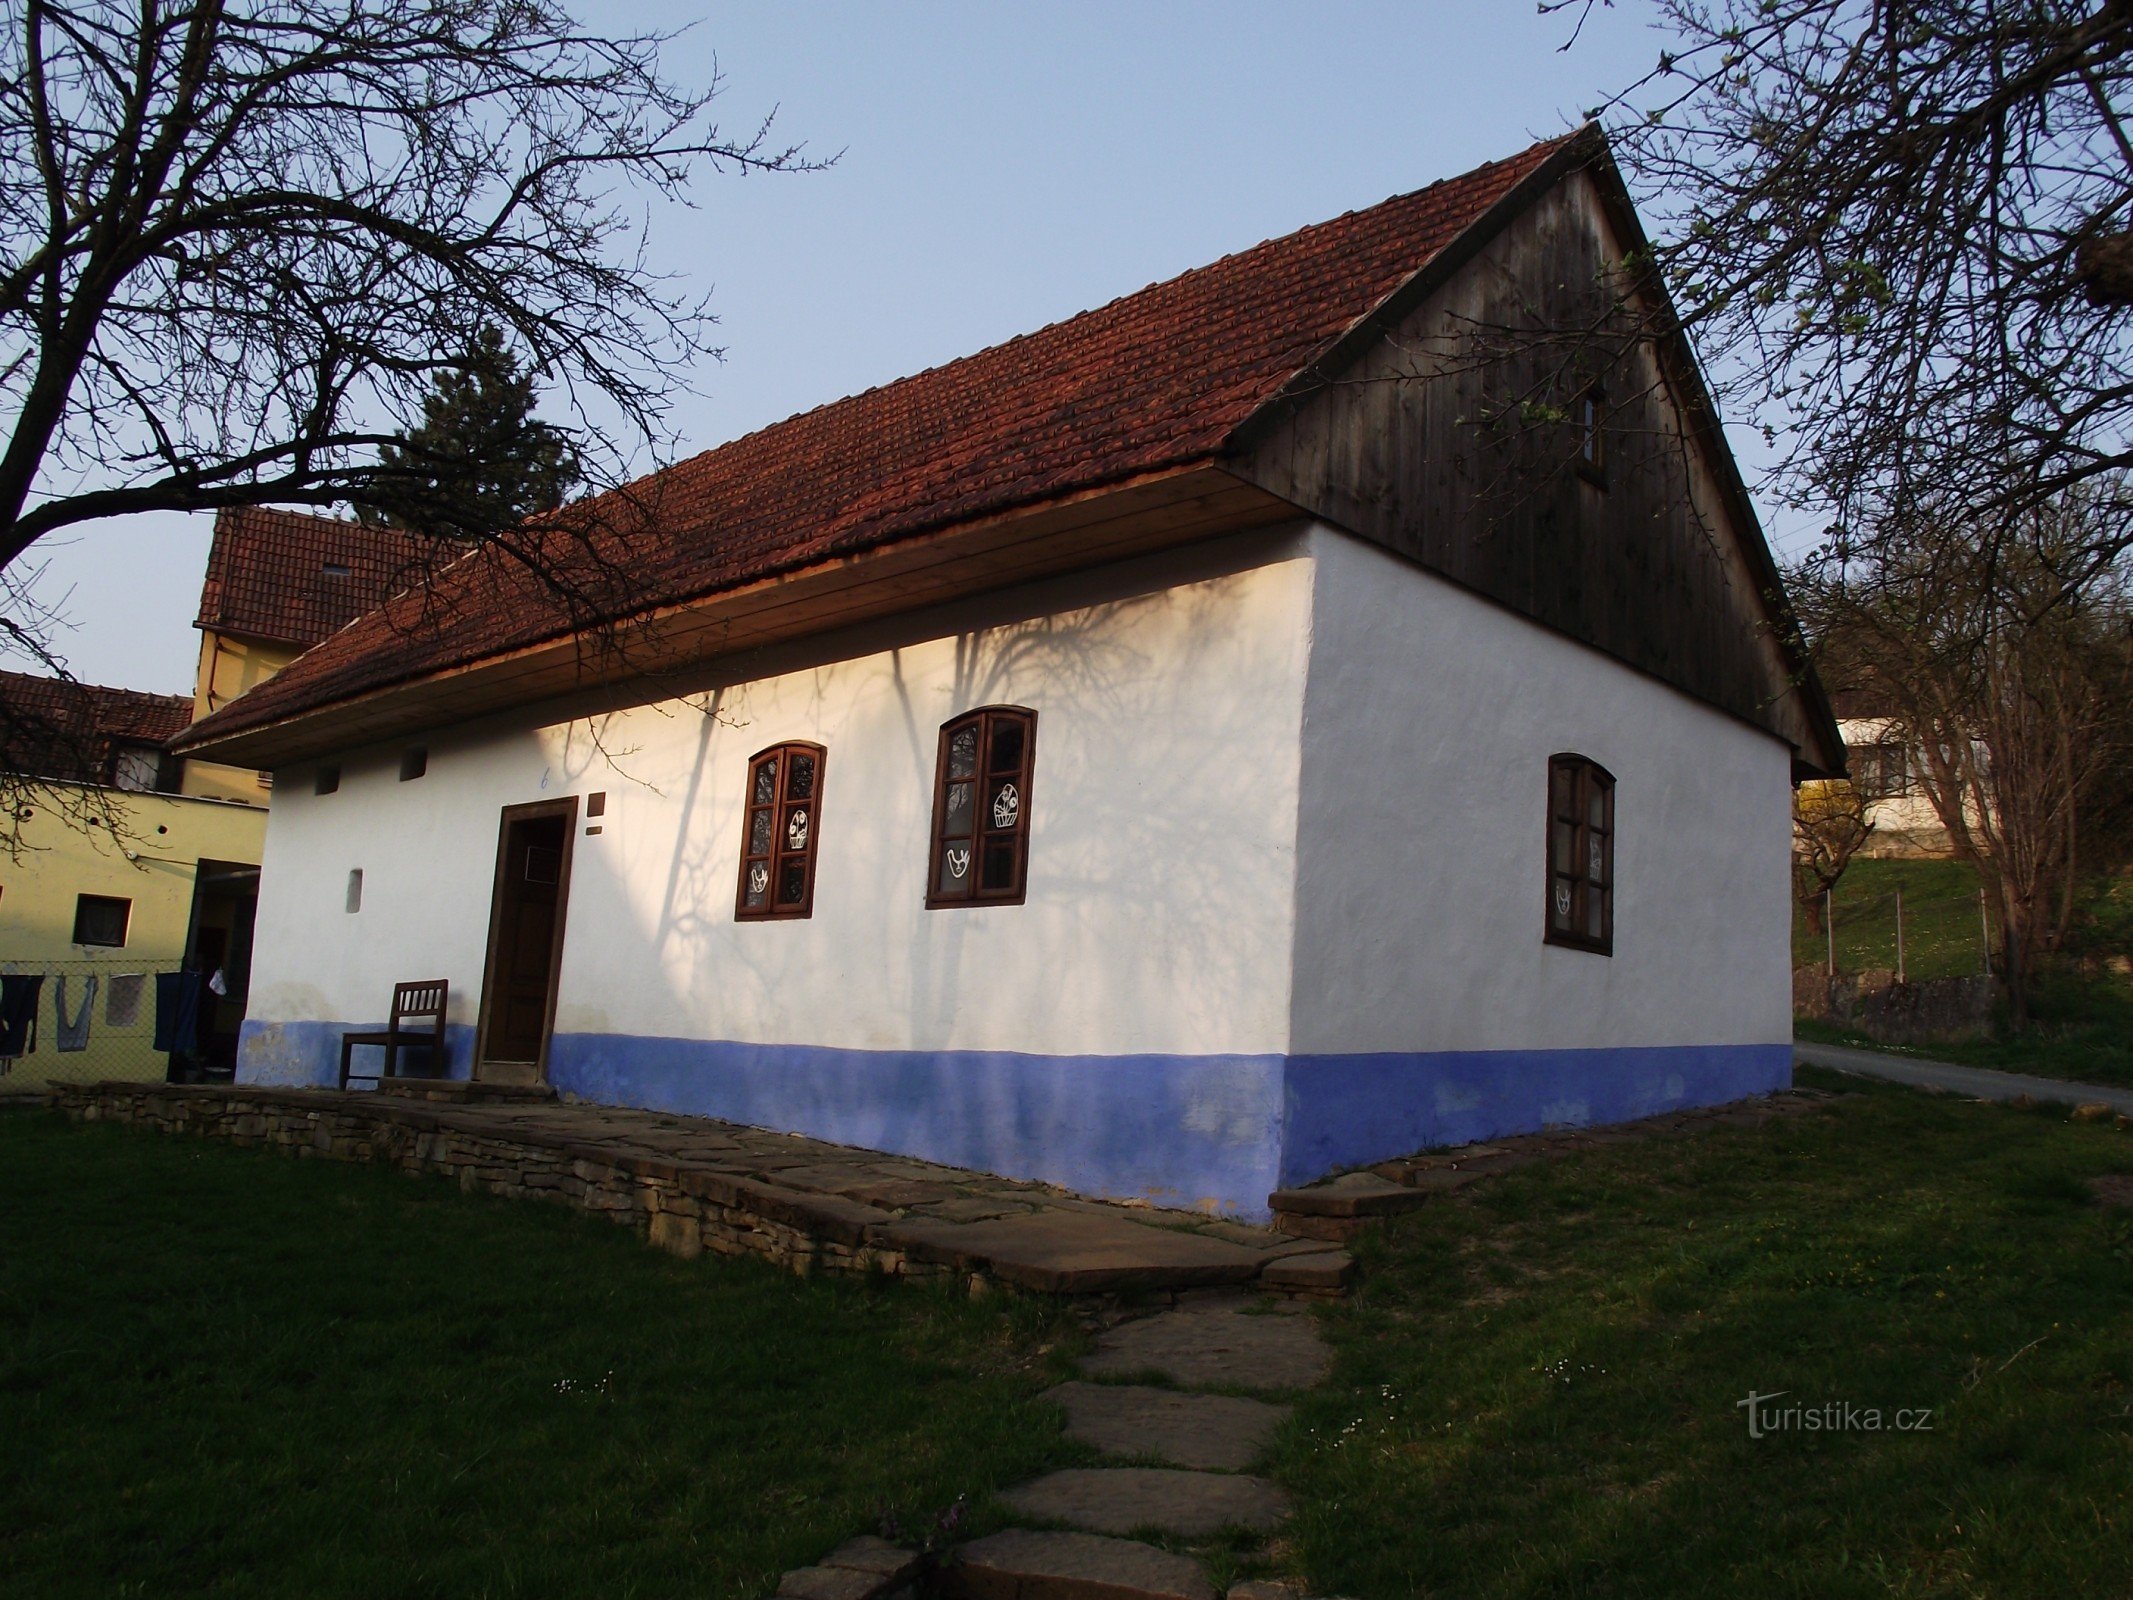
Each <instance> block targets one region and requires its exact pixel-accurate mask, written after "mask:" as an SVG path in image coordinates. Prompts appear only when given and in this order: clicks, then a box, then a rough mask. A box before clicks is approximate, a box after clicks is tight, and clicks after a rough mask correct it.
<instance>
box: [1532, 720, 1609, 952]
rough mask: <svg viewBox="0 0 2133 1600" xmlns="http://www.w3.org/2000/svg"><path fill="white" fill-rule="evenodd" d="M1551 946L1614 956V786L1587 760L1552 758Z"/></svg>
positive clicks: (1550, 840)
mask: <svg viewBox="0 0 2133 1600" xmlns="http://www.w3.org/2000/svg"><path fill="white" fill-rule="evenodd" d="M1547 928H1548V932H1547V939H1548V942H1549V943H1550V944H1565V945H1569V946H1571V947H1572V948H1573V949H1577V950H1590V951H1593V952H1594V953H1596V954H1598V955H1603V956H1607V955H1613V954H1614V944H1615V780H1614V777H1613V775H1612V774H1611V773H1609V772H1608V770H1607V769H1606V768H1605V767H1603V766H1601V765H1600V764H1599V763H1598V762H1597V761H1591V760H1588V759H1587V758H1586V757H1584V756H1575V755H1560V756H1550V757H1549V758H1548V923H1547Z"/></svg>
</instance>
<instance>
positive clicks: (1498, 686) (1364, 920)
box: [189, 132, 1842, 1217]
mask: <svg viewBox="0 0 2133 1600" xmlns="http://www.w3.org/2000/svg"><path fill="white" fill-rule="evenodd" d="M1637 239H1638V234H1637V230H1636V222H1635V219H1634V217H1633V215H1632V213H1631V211H1630V208H1629V205H1628V201H1627V199H1626V196H1625V195H1624V193H1623V190H1622V188H1621V185H1620V181H1619V179H1618V177H1617V176H1616V174H1615V172H1614V170H1613V168H1612V166H1611V165H1610V163H1609V162H1608V159H1607V156H1606V152H1605V149H1604V146H1603V145H1602V144H1601V142H1600V141H1599V139H1598V138H1597V136H1596V135H1594V134H1592V133H1589V132H1588V133H1584V134H1580V135H1575V136H1572V137H1570V138H1567V139H1563V140H1558V141H1553V142H1550V143H1546V144H1542V145H1539V146H1536V147H1535V148H1533V149H1531V150H1528V151H1526V152H1525V153H1524V154H1522V155H1519V156H1517V157H1515V158H1513V159H1511V160H1509V161H1505V162H1498V163H1492V164H1490V165H1488V166H1485V167H1482V168H1480V169H1478V170H1477V171H1475V172H1472V173H1469V174H1467V175H1466V176H1464V177H1461V178H1457V179H1454V180H1451V181H1449V182H1445V183H1440V184H1437V185H1435V186H1433V187H1431V188H1428V189H1424V190H1422V191H1419V192H1418V193H1415V194H1411V195H1406V196H1402V197H1399V198H1396V199H1393V200H1389V201H1387V202H1385V203H1384V204H1383V205H1380V206H1377V207H1374V208H1372V209H1370V210H1368V211H1363V212H1358V213H1353V214H1350V215H1347V216H1343V217H1340V218H1338V219H1336V220H1334V221H1332V222H1329V223H1325V224H1322V225H1320V226H1318V227H1313V228H1307V229H1305V230H1303V231H1302V232H1300V233H1296V234H1293V235H1290V236H1289V237H1287V238H1283V239H1278V240H1274V241H1271V242H1269V243H1266V244H1262V245H1260V246H1258V247H1256V248H1254V249H1252V250H1248V251H1245V252H1243V253H1242V254H1239V255H1234V256H1230V257H1226V258H1225V259H1223V260H1221V261H1218V262H1216V263H1215V264H1213V265H1212V266H1209V267H1205V268H1202V269H1200V270H1198V271H1196V272H1191V273H1187V274H1185V275H1184V276H1183V277H1180V278H1176V279H1172V280H1170V281H1169V282H1166V283H1161V284H1157V285H1154V286H1152V287H1150V288H1148V289H1145V290H1142V291H1141V292H1140V293H1138V294H1134V295H1130V296H1128V297H1126V298H1124V299H1121V300H1118V301H1114V302H1113V303H1112V304H1110V305H1108V306H1105V307H1103V308H1101V309H1100V310H1096V311H1092V312H1089V313H1087V314H1085V315H1082V316H1079V317H1076V318H1073V319H1071V320H1070V321H1067V322H1063V323H1060V324H1057V325H1055V326H1053V327H1049V328H1046V329H1043V330H1041V331H1039V332H1037V333H1034V334H1031V335H1029V336H1027V337H1024V338H1021V339H1017V340H1014V341H1012V342H1010V343H1008V344H1005V345H1002V346H999V347H997V348H995V349H992V350H988V351H985V352H983V353H981V354H978V355H975V356H972V357H970V358H968V359H966V360H963V361H958V362H955V363H952V364H950V365H948V366H945V367H941V368H937V369H935V370H933V371H929V372H924V373H921V374H919V375H918V376H916V377H913V378H909V379H906V380H904V381H902V382H900V383H895V384H891V385H888V386H886V387H884V388H881V389H876V390H871V391H869V392H867V393H865V394H862V395H858V396H855V397H854V398H851V399H848V400H843V401H839V402H838V403H836V404H834V405H830V406H826V407H824V408H822V409H820V410H818V411H813V412H809V413H807V414H805V415H803V416H799V417H795V418H793V419H791V420H789V421H787V422H784V423H780V424H778V425H777V426H775V427H772V428H768V429H765V430H764V431H762V432H760V433H757V434H754V435H751V436H749V437H747V438H744V439H740V440H738V441H736V442H734V443H732V444H729V445H726V446H723V447H721V448H719V449H717V450H713V451H710V452H707V453H706V454H704V455H701V456H698V457H695V458H694V459H692V460H689V461H685V462H683V463H681V464H679V465H677V466H675V467H673V468H671V469H668V470H667V471H665V472H662V473H660V474H657V475H655V476H654V477H652V478H650V479H647V480H645V481H644V482H643V483H641V484H639V485H637V486H635V488H634V489H633V490H632V491H631V492H630V493H629V494H628V495H625V496H610V497H607V499H605V500H604V501H600V502H595V503H594V504H593V505H592V506H591V507H590V508H582V509H581V511H580V513H579V514H578V515H579V523H578V531H577V532H575V533H566V532H559V533H558V534H557V535H556V544H555V551H556V556H557V559H558V560H560V561H562V562H564V563H565V564H566V565H572V564H574V568H573V570H576V571H577V572H578V573H579V575H580V578H581V580H582V582H583V583H584V584H586V585H587V586H589V587H590V588H591V589H592V590H593V591H594V592H596V593H604V594H606V595H607V596H608V597H609V598H608V600H607V601H606V602H604V605H605V609H606V610H607V611H608V612H609V613H610V614H611V615H612V616H613V617H614V618H615V619H616V620H615V623H614V627H613V629H612V630H611V632H609V633H608V634H606V635H605V636H603V637H601V638H599V639H598V641H597V642H593V641H591V640H589V639H588V636H586V635H584V634H582V633H574V632H573V631H571V630H570V629H569V628H568V627H566V626H564V625H563V624H562V623H560V622H559V620H558V619H557V617H556V615H555V613H554V611H553V610H552V608H551V607H549V606H548V605H547V604H545V603H542V602H541V601H540V600H539V598H538V597H537V596H535V595H532V594H531V593H529V592H528V586H527V585H526V584H524V583H523V582H522V581H519V580H516V579H514V578H513V576H512V573H511V569H510V568H509V567H508V566H507V565H505V564H504V563H501V562H491V561H489V560H488V559H486V558H484V557H480V556H477V557H473V558H469V559H468V560H466V561H463V562H461V563H460V564H459V565H458V566H457V567H455V568H453V569H452V571H451V572H450V573H449V574H448V575H447V576H446V578H445V579H444V580H443V581H442V583H441V584H440V585H438V586H437V588H436V589H434V590H433V591H432V592H431V593H430V594H429V595H428V596H427V597H426V598H425V597H419V596H404V597H400V598H398V599H396V600H394V601H393V602H392V603H390V604H388V605H386V606H385V607H384V608H383V609H382V610H380V611H379V612H376V613H374V614H372V615H370V616H367V617H365V618H362V619H359V620H358V621H357V622H355V623H353V624H352V625H350V626H349V627H348V628H347V629H345V630H343V631H342V632H341V633H339V634H337V635H336V636H335V637H333V638H332V639H330V640H328V641H327V642H326V643H324V644H322V645H320V646H319V647H317V648H316V649H314V650H312V651H311V652H310V653H308V654H307V655H305V656H303V657H302V658H301V659H299V660H298V661H297V662H296V663H295V664H294V665H293V666H291V667H290V668H289V669H288V670H287V671H285V672H283V673H282V674H281V675H280V676H279V677H277V678H275V679H273V680H272V681H271V682H269V683H267V684H265V685H263V686H262V687H260V688H259V689H256V690H254V691H253V692H251V693H249V694H247V695H246V696H244V697H243V698H242V699H241V700H239V701H237V702H236V703H235V704H233V705H231V706H230V707H229V708H227V709H225V710H223V711H221V712H218V713H217V714H216V715H215V716H213V717H211V718H209V719H208V720H207V721H206V722H204V723H202V724H200V725H199V726H198V727H197V728H196V729H194V730H193V732H192V733H191V735H190V736H189V744H190V747H191V749H192V750H193V751H195V752H197V753H201V754H206V755H210V756H212V757H213V758H214V759H217V760H221V761H228V762H237V763H243V764H245V765H251V766H259V767H270V768H272V769H273V770H274V773H275V805H274V810H273V814H272V823H271V827H270V830H269V833H268V838H267V845H266V859H265V863H264V874H263V891H262V895H261V899H260V904H259V921H258V956H257V964H256V968H255V971H254V974H253V978H252V989H251V1015H250V1019H249V1020H248V1021H247V1022H246V1024H245V1029H246V1032H245V1038H244V1043H243V1050H242V1056H241V1062H240V1069H239V1070H240V1077H241V1078H242V1079H243V1080H244V1081H247V1082H253V1083H281V1084H312V1085H330V1084H332V1083H334V1082H335V1081H336V1070H337V1061H338V1057H339V1048H340V1036H341V1034H342V1033H343V1032H344V1031H346V1030H349V1029H352V1028H361V1027H376V1026H378V1025H379V1024H380V1022H381V1019H382V1017H383V1013H384V1010H385V1007H386V1004H387V1001H388V998H389V996H390V994H391V991H392V988H393V985H394V984H395V983H396V982H400V981H406V980H410V979H416V978H434V977H444V978H447V979H449V981H450V982H451V984H452V986H453V987H452V1006H453V1013H454V1014H453V1018H452V1027H451V1030H450V1038H451V1047H450V1055H451V1058H452V1059H451V1064H450V1070H451V1072H452V1073H453V1074H454V1075H457V1076H466V1075H469V1074H471V1075H472V1076H474V1077H476V1078H480V1079H490V1078H493V1079H498V1080H502V1081H508V1082H524V1081H529V1080H530V1081H537V1082H544V1083H546V1084H549V1085H552V1086H553V1087H554V1089H555V1090H557V1091H558V1092H561V1093H564V1094H570V1095H577V1096H581V1097H584V1098H586V1099H590V1100H596V1101H603V1102H610V1103H615V1104H624V1105H636V1106H648V1107H659V1108H664V1109H670V1110H674V1111H680V1112H696V1113H702V1114H706V1115H710V1116H716V1117H723V1118H728V1119H732V1120H735V1121H739V1122H744V1123H750V1124H757V1125H761V1126H765V1127H771V1128H782V1129H791V1130H795V1131H799V1132H804V1133H808V1134H812V1135H816V1136H819V1137H823V1138H828V1139H833V1140H840V1141H845V1142H848V1143H851V1144H855V1145H863V1146H870V1147H873V1148H876V1149H882V1150H890V1151H899V1152H906V1153H909V1154H913V1155H917V1156H923V1157H926V1158H930V1159H934V1160H940V1161H946V1162H952V1163H958V1164H963V1165H968V1166H973V1167H980V1168H986V1169H990V1170H992V1171H995V1172H1001V1173H1006V1174H1011V1175H1015V1176H1019V1177H1028V1178H1037V1179H1044V1180H1050V1181H1054V1182H1058V1183H1062V1184H1066V1185H1070V1186H1072V1187H1074V1188H1077V1189H1081V1190H1084V1191H1089V1192H1094V1193H1100V1194H1107V1195H1122V1196H1145V1197H1148V1198H1150V1199H1153V1200H1156V1201H1159V1202H1163V1203H1170V1204H1186V1205H1195V1206H1203V1207H1212V1208H1217V1209H1220V1210H1223V1211H1226V1212H1231V1213H1235V1214H1237V1215H1240V1216H1244V1217H1255V1216H1263V1215H1264V1214H1265V1211H1266V1196H1267V1194H1268V1192H1269V1191H1270V1190H1272V1189H1275V1188H1277V1187H1279V1186H1283V1185H1288V1184H1294V1183H1299V1182H1304V1181H1308V1180H1309V1179H1311V1178H1314V1177H1316V1176H1319V1175H1320V1174H1323V1173H1325V1172H1327V1171H1329V1170H1331V1169H1334V1168H1337V1167H1340V1166H1343V1165H1348V1164H1353V1163H1359V1162H1366V1161H1370V1160H1373V1159H1378V1158H1383V1157H1386V1156H1390V1155H1394V1154H1398V1153H1401V1152H1405V1151H1410V1150H1414V1149H1417V1148H1419V1147H1423V1146H1427V1145H1432V1144H1438V1143H1443V1142H1447V1141H1457V1140H1466V1139H1474V1138H1482V1137H1487V1136H1490V1135H1495V1134H1502V1133H1508V1132H1512V1131H1515V1130H1522V1129H1532V1128H1537V1127H1540V1126H1542V1125H1545V1124H1561V1123H1573V1124H1575V1123H1594V1122H1606V1121H1609V1120H1614V1119H1621V1118H1628V1117H1634V1116H1639V1115H1643V1114H1646V1113H1651V1112H1655V1111H1659V1110H1662V1109H1665V1108H1668V1107H1675V1106H1684V1105H1696V1104H1702V1103H1709V1102H1714V1101H1721V1100H1726V1099H1731V1098H1734V1097H1738V1096H1742V1095H1747V1094H1753V1093H1757V1092H1761V1091H1766V1090H1770V1089H1773V1088H1776V1087H1778V1086H1780V1085H1783V1084H1784V1083H1786V1082H1787V1081H1788V1078H1789V1072H1790V1059H1791V1057H1790V1043H1789V1041H1790V1034H1791V1017H1790V985H1789V966H1790V961H1789V953H1788V952H1789V940H1788V910H1789V906H1790V897H1789V894H1788V890H1787V848H1788V837H1789V828H1788V814H1789V804H1790V791H1791V785H1792V784H1793V783H1794V782H1795V781H1796V780H1797V779H1798V778H1799V777H1801V776H1803V775H1810V774H1814V773H1818V772H1832V771H1835V770H1838V769H1839V768H1840V766H1841V760H1842V757H1841V752H1840V747H1839V745H1838V742H1837V736H1836V731H1835V728H1834V726H1833V724H1832V723H1831V720H1830V717H1829V713H1828V708H1827V706H1826V704H1825V703H1824V701H1823V699H1822V697H1821V694H1820V691H1819V690H1818V689H1817V688H1816V686H1815V684H1814V682H1813V679H1812V677H1811V675H1810V674H1809V673H1808V672H1807V670H1806V668H1805V667H1804V665H1803V664H1802V663H1801V662H1800V661H1799V660H1798V659H1797V657H1796V656H1794V655H1793V654H1792V653H1791V652H1790V651H1789V649H1788V643H1787V641H1788V639H1789V638H1790V632H1789V629H1788V628H1787V627H1786V626H1785V618H1784V615H1783V600H1782V596H1781V595H1780V593H1779V590H1778V584H1777V577H1776V572H1775V569H1774V568H1773V566H1772V564H1771V561H1770V558H1769V555H1768V552H1767V550H1766V548H1765V546H1764V544H1763V541H1762V539H1761V536H1760V534H1759V532H1758V530H1757V527H1756V524H1755V521H1754V517H1753V513H1752V511H1751V509H1750V506H1749V503H1748V499H1747V496H1746V495H1745V493H1744V492H1743V490H1742V487H1741V484H1740V481H1739V478H1738V476H1737V474H1736V471H1735V469H1734V466H1733V463H1732V461H1731V460H1730V458H1729V457H1728V455H1727V453H1726V449H1725V446H1724V443H1723V441H1722V438H1721V436H1720V433H1719V431H1718V429H1717V427H1716V426H1715V424H1714V422H1713V420H1712V417H1711V414H1710V411H1709V409H1708V406H1707V402H1706V400H1705V397H1704V391H1703V389H1702V387H1701V384H1700V382H1699V380H1698V378H1697V375H1696V372H1695V369H1694V367H1693V364H1692V362H1691V360H1690V358H1689V355H1688V352H1687V350H1686V348H1685V347H1684V346H1682V345H1680V344H1679V343H1678V342H1661V343H1658V344H1650V343H1646V344H1633V345H1630V346H1628V347H1626V348H1621V349H1614V348H1613V347H1610V350H1611V352H1612V353H1610V354H1607V355H1606V358H1605V361H1604V363H1603V362H1601V360H1600V356H1599V354H1597V352H1598V351H1599V346H1598V345H1597V344H1596V343H1593V342H1591V341H1585V342H1583V343H1582V344H1581V345H1580V346H1579V347H1578V348H1576V349H1572V350H1570V351H1569V352H1568V353H1567V354H1566V353H1565V350H1564V349H1562V348H1559V347H1555V346H1552V345H1551V344H1550V342H1549V341H1547V340H1534V339H1520V340H1513V341H1510V343H1509V344H1508V345H1506V346H1505V347H1504V349H1502V350H1501V351H1499V352H1498V353H1497V354H1495V355H1490V356H1487V357H1486V358H1479V357H1477V356H1476V355H1475V353H1474V352H1475V351H1476V350H1477V349H1479V348H1481V343H1482V342H1483V341H1479V340H1477V337H1476V335H1475V333H1474V330H1476V329H1483V328H1487V327H1489V326H1492V325H1494V326H1499V327H1500V326H1502V325H1505V324H1512V325H1521V324H1523V325H1532V326H1537V325H1538V324H1536V323H1534V322H1533V319H1534V318H1535V317H1536V316H1542V315H1544V314H1546V313H1548V312H1549V311H1550V308H1553V309H1554V310H1557V311H1561V312H1562V313H1563V314H1564V317H1565V318H1566V319H1567V318H1568V317H1571V316H1574V315H1581V314H1583V312H1582V311H1581V309H1580V308H1582V307H1584V306H1585V305H1586V301H1587V300H1588V299H1589V297H1590V296H1591V294H1592V293H1593V292H1594V289H1595V286H1596V285H1598V284H1600V283H1602V282H1603V281H1605V277H1606V274H1605V264H1606V263H1610V262H1619V261H1620V260H1621V258H1622V257H1623V255H1624V254H1625V252H1626V251H1628V250H1629V249H1630V248H1632V247H1633V246H1634V245H1635V243H1636V242H1637ZM1521 385H1522V386H1523V389H1522V391H1521V390H1520V386H1521ZM1514 391H1517V392H1522V393H1523V394H1524V395H1525V396H1526V399H1527V402H1528V403H1526V404H1525V405H1524V406H1523V407H1520V408H1517V411H1516V415H1517V417H1518V418H1519V419H1521V420H1520V422H1519V425H1517V426H1506V425H1504V422H1503V420H1502V419H1503V416H1504V414H1505V413H1504V412H1503V410H1502V409H1500V400H1499V397H1500V396H1501V395H1502V394H1505V393H1510V392H1514ZM1558 394H1559V396H1560V401H1561V403H1560V404H1559V405H1557V404H1552V403H1551V404H1541V405H1536V404H1533V403H1531V401H1532V397H1533V396H1534V395H1558ZM1492 417H1494V418H1495V419H1497V420H1495V421H1493V422H1492V421H1491V420H1490V419H1491V418H1492ZM588 547H589V548H590V549H591V550H592V551H594V552H595V553H596V554H598V555H599V556H601V557H602V558H604V559H602V560H597V561H596V560H593V559H592V558H591V557H589V556H585V555H584V554H583V552H584V550H585V549H586V548H588ZM610 563H612V565H611V564H610ZM617 568H619V569H621V573H622V575H621V576H620V577H618V576H617V575H616V573H617ZM602 585H606V586H607V587H606V588H605V589H602V588H601V586H602Z"/></svg>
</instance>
